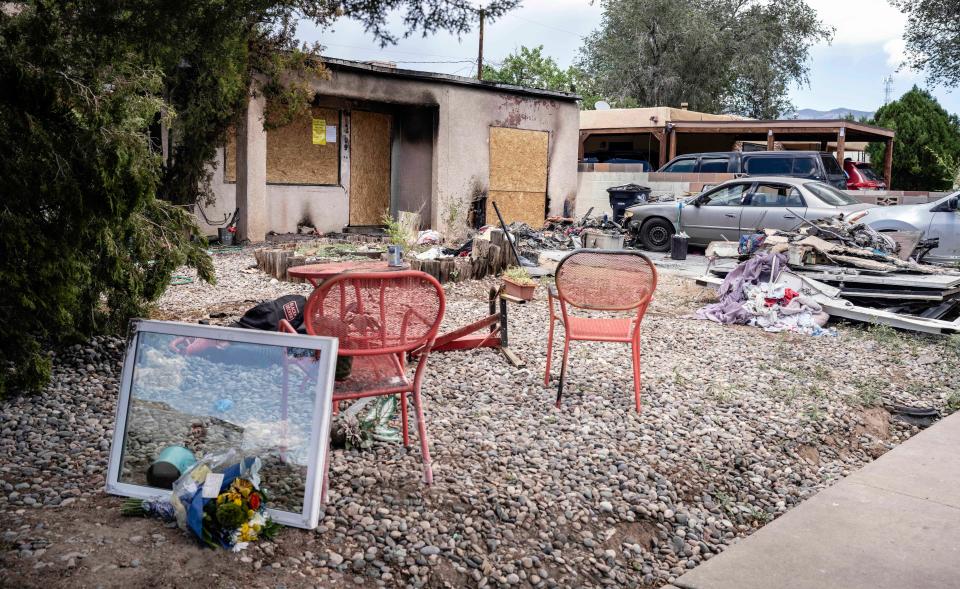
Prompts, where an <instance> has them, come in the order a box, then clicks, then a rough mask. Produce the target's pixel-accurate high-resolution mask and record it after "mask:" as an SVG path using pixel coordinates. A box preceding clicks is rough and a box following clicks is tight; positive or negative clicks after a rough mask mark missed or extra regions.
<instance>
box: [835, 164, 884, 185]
mask: <svg viewBox="0 0 960 589" xmlns="http://www.w3.org/2000/svg"><path fill="white" fill-rule="evenodd" d="M843 171H844V172H846V173H847V190H886V189H887V183H886V182H884V181H883V178H881V177H880V176H878V175H877V173H876V172H875V171H874V169H873V168H872V167H870V164H868V163H867V162H855V161H853V160H852V159H850V158H846V159H844V160H843Z"/></svg>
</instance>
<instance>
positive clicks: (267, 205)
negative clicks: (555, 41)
mask: <svg viewBox="0 0 960 589" xmlns="http://www.w3.org/2000/svg"><path fill="white" fill-rule="evenodd" d="M323 62H324V64H325V66H326V68H327V69H328V70H329V72H330V78H329V79H316V80H314V81H313V82H312V86H313V88H314V89H315V91H316V94H315V98H314V100H313V103H312V105H311V107H310V112H309V113H308V114H306V115H304V116H303V117H301V118H299V119H297V120H295V121H294V122H292V123H291V124H289V125H287V126H285V127H282V128H279V129H275V130H270V131H264V129H263V124H262V122H263V121H262V117H263V109H264V102H263V98H262V97H256V96H254V97H252V98H251V99H250V101H249V107H248V109H247V112H246V114H245V118H244V120H243V122H242V123H241V125H240V127H239V129H238V131H237V136H236V140H235V141H230V142H229V143H228V145H227V146H225V147H224V148H223V149H222V150H220V152H219V153H218V165H216V166H215V168H214V170H213V181H212V188H213V192H214V194H215V196H216V202H215V203H214V204H213V205H212V206H207V207H203V209H202V210H201V211H200V213H201V214H198V215H197V216H198V220H199V221H200V223H201V225H202V227H203V228H205V229H206V231H207V233H208V234H212V233H216V228H217V226H218V224H220V223H222V220H223V218H224V217H225V216H228V215H230V214H232V213H233V211H234V209H239V222H238V232H239V234H240V237H241V238H243V239H248V240H250V241H251V242H259V241H263V240H264V239H265V236H266V235H267V233H268V232H271V231H272V232H277V233H287V232H294V231H296V229H297V225H298V224H300V223H303V224H308V225H311V226H313V227H316V228H317V229H318V230H320V231H322V232H327V231H341V230H343V229H344V228H364V227H371V226H378V225H380V224H381V220H382V218H383V215H384V214H385V213H389V214H392V215H394V216H395V215H396V214H397V213H398V212H399V211H412V212H419V213H420V215H421V219H422V225H423V228H428V227H429V228H435V229H438V230H440V231H443V230H444V229H445V227H444V226H445V224H447V223H450V222H454V223H461V222H464V223H465V222H466V214H467V211H468V210H469V209H470V207H471V206H472V205H473V203H475V202H478V201H479V202H480V203H481V204H485V210H486V211H487V212H488V214H487V221H488V222H491V221H493V222H495V215H494V214H493V212H492V208H491V203H492V202H494V201H496V202H497V204H498V206H499V207H500V209H501V211H502V212H503V213H504V216H505V217H506V221H507V223H510V222H511V221H514V220H522V221H525V222H527V223H530V224H531V225H534V226H539V225H540V224H542V222H543V220H544V218H545V217H546V216H547V215H548V214H560V213H562V212H563V210H564V203H565V202H567V201H569V202H572V201H573V200H574V199H575V197H576V191H577V138H578V134H579V131H580V125H579V123H580V118H579V116H580V113H579V109H578V103H577V101H578V97H577V96H576V95H574V94H568V93H563V92H552V91H547V90H534V89H528V88H520V87H516V86H510V85H506V84H497V83H493V82H483V81H478V80H474V79H471V78H463V77H458V76H450V75H445V74H437V73H429V72H420V71H412V70H404V69H397V68H394V67H388V66H384V65H375V64H369V63H360V62H354V61H346V60H340V59H331V58H324V59H323ZM483 199H486V201H485V203H484V201H483ZM568 206H569V205H568Z"/></svg>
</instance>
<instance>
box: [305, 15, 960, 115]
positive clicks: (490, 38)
mask: <svg viewBox="0 0 960 589" xmlns="http://www.w3.org/2000/svg"><path fill="white" fill-rule="evenodd" d="M678 1H680V0H678ZM807 3H808V4H809V5H810V6H811V7H812V8H813V9H814V10H816V11H817V14H818V15H819V17H820V19H821V20H822V21H823V22H824V23H825V24H827V25H829V26H832V27H834V28H835V33H834V39H833V42H832V43H830V44H825V43H824V44H818V45H815V46H813V47H812V48H811V50H810V64H809V65H810V84H809V86H804V87H796V88H794V89H793V91H792V92H791V98H792V101H793V103H794V104H795V105H796V107H797V108H813V109H817V110H829V109H831V108H849V109H855V110H866V111H873V110H876V109H877V108H878V107H879V106H880V105H882V104H883V98H884V84H883V80H884V78H885V77H886V76H888V75H892V76H893V89H892V96H893V97H894V98H896V97H898V96H900V95H901V94H903V93H904V92H906V91H908V90H909V89H910V88H911V87H912V86H913V85H914V84H917V85H919V86H920V87H925V86H926V82H925V79H924V76H923V74H922V73H917V72H912V71H909V70H906V69H905V68H901V67H900V64H901V62H902V59H903V39H902V35H903V29H904V26H905V23H906V17H905V16H904V15H903V14H901V13H900V12H899V11H898V10H897V9H895V8H893V7H891V6H890V5H889V3H888V2H887V1H886V0H807ZM601 15H602V9H601V6H600V3H599V2H593V3H591V2H590V0H524V2H523V5H522V6H521V7H520V8H518V9H515V10H513V11H511V12H509V13H507V14H506V15H505V16H503V17H501V18H500V19H498V20H497V21H495V22H492V23H489V22H488V23H487V26H486V27H485V31H484V60H485V62H487V63H493V64H494V65H496V63H497V62H498V61H500V60H502V59H503V58H504V57H506V56H507V55H508V54H510V53H511V52H513V51H516V50H517V49H518V48H519V47H520V46H521V45H526V46H527V47H536V46H537V45H543V48H544V49H543V52H544V54H545V55H548V56H550V57H552V58H554V59H555V60H556V61H557V63H558V64H560V66H561V67H566V66H568V65H571V64H572V63H573V61H574V60H575V59H576V56H577V54H578V52H579V50H580V47H581V46H582V44H583V37H584V36H586V35H588V34H589V33H590V32H591V31H593V30H594V29H596V28H597V27H598V26H599V25H600V20H601ZM391 28H392V30H393V31H395V32H396V33H402V31H403V29H402V26H401V25H400V21H399V18H397V19H396V20H395V21H394V22H393V26H392V27H391ZM299 37H300V38H301V39H302V40H305V41H310V42H312V41H319V42H320V43H321V44H323V45H324V46H325V47H326V49H325V50H324V53H325V54H326V55H328V56H331V57H341V58H344V59H356V60H362V61H367V60H380V61H393V62H396V63H397V66H398V67H403V68H407V69H419V70H426V71H435V72H443V73H448V74H457V75H462V76H474V75H476V58H477V44H478V38H477V37H478V35H477V31H476V30H474V31H472V32H470V33H468V34H466V35H463V36H462V37H461V38H457V36H455V35H450V34H447V33H438V34H435V35H431V36H428V37H422V36H421V35H420V34H414V35H413V36H412V37H409V38H407V39H401V40H400V42H399V43H397V44H396V45H391V46H388V47H385V48H383V49H381V48H380V47H379V46H378V44H377V43H376V42H375V41H374V40H373V37H372V35H369V34H367V33H365V32H364V30H363V27H362V26H361V25H359V24H358V23H356V22H355V21H351V20H349V19H341V20H340V21H337V22H336V23H335V24H334V25H333V27H331V28H330V29H318V28H317V27H315V26H314V25H312V24H310V23H305V24H303V25H301V27H300V31H299ZM931 91H932V92H933V94H934V95H935V96H936V97H937V99H938V100H939V101H940V103H941V104H942V105H943V106H944V108H946V109H947V110H948V111H950V112H953V113H960V89H956V90H953V91H952V92H951V91H949V90H947V89H944V88H932V89H931Z"/></svg>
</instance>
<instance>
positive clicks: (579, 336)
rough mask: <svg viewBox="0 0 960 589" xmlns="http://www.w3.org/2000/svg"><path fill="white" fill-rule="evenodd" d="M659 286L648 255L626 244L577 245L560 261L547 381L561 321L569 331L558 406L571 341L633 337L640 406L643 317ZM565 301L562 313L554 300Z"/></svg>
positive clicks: (629, 339)
mask: <svg viewBox="0 0 960 589" xmlns="http://www.w3.org/2000/svg"><path fill="white" fill-rule="evenodd" d="M656 288H657V269H656V268H655V267H654V265H653V262H651V261H650V258H648V257H647V256H645V255H643V254H641V253H639V252H634V251H625V250H590V249H582V250H577V251H575V252H573V253H571V254H570V255H568V256H567V257H565V258H564V259H563V260H561V262H560V264H559V265H558V266H557V271H556V289H555V290H554V289H553V288H551V289H550V291H549V294H548V297H547V302H548V303H549V305H550V328H549V329H550V331H549V335H548V337H547V370H546V374H545V375H544V378H543V384H544V386H549V385H550V363H551V360H552V356H553V331H554V324H555V323H556V322H557V321H561V322H562V323H563V328H564V331H565V333H566V337H565V341H564V344H563V363H562V364H561V365H560V384H559V386H558V388H557V407H560V397H561V396H562V395H563V383H564V378H565V376H566V370H567V357H568V355H569V352H570V342H572V341H576V340H580V341H595V342H623V343H629V344H630V346H631V348H632V352H633V354H632V357H633V390H634V397H635V399H636V405H637V412H638V413H639V412H640V322H641V321H643V315H644V313H646V311H647V306H648V305H649V304H650V301H651V299H652V298H653V291H654V290H656ZM554 300H557V301H559V303H560V316H557V314H556V312H555V311H554V304H553V301H554ZM574 308H576V309H583V310H588V311H624V312H626V311H634V312H635V314H631V316H623V317H609V318H591V317H582V316H577V315H574V314H573V313H572V312H571V311H572V310H573V309H574Z"/></svg>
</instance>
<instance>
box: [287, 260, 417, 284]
mask: <svg viewBox="0 0 960 589" xmlns="http://www.w3.org/2000/svg"><path fill="white" fill-rule="evenodd" d="M408 269H410V265H409V264H407V263H404V264H403V265H402V266H388V265H387V262H386V261H385V260H347V261H344V262H324V263H322V264H307V265H305V266H294V267H293V268H289V269H288V270H287V274H288V275H289V276H292V277H293V278H301V279H303V280H306V281H307V282H309V283H310V284H312V285H313V287H314V288H317V287H319V286H320V285H321V284H322V283H323V282H324V281H325V280H327V279H328V278H333V277H334V276H336V275H337V274H342V273H344V272H396V271H399V270H408Z"/></svg>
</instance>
